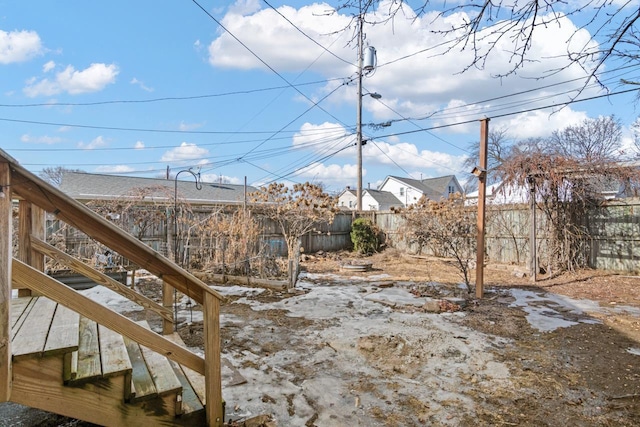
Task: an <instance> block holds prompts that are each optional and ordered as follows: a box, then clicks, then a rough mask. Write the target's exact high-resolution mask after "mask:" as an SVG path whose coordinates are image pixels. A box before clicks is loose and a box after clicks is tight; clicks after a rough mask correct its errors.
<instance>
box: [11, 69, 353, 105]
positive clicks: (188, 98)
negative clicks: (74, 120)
mask: <svg viewBox="0 0 640 427" xmlns="http://www.w3.org/2000/svg"><path fill="white" fill-rule="evenodd" d="M342 80H344V78H342V77H336V78H332V79H326V80H317V81H313V82H306V83H298V84H296V85H294V86H312V85H317V84H326V83H330V82H333V81H342ZM290 87H291V85H286V86H274V87H268V88H260V89H249V90H238V91H233V92H223V93H214V94H207V95H191V96H165V97H161V98H151V99H129V100H127V99H120V100H117V99H116V100H107V101H93V102H41V103H30V104H0V107H4V108H26V107H57V106H60V107H87V106H96V105H109V104H149V103H154V102H167V101H191V100H197V99H207V98H220V97H224V96H233V95H250V94H253V93H260V92H270V91H274V90H282V89H289V88H290Z"/></svg>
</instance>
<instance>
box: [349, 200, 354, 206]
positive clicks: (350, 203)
mask: <svg viewBox="0 0 640 427" xmlns="http://www.w3.org/2000/svg"><path fill="white" fill-rule="evenodd" d="M349 207H350V208H352V207H353V201H352V200H349Z"/></svg>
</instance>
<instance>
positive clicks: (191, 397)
mask: <svg viewBox="0 0 640 427" xmlns="http://www.w3.org/2000/svg"><path fill="white" fill-rule="evenodd" d="M170 363H171V367H172V368H173V371H174V372H175V373H176V377H178V380H180V384H182V403H181V413H180V415H184V414H190V413H192V412H196V411H202V410H203V409H204V405H203V404H202V401H201V400H200V398H199V397H198V395H197V393H196V392H195V391H194V390H193V387H191V383H190V382H189V379H188V378H187V376H186V375H185V374H184V372H183V371H182V369H181V368H180V365H178V364H177V363H176V362H173V361H170Z"/></svg>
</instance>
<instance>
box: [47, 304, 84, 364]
mask: <svg viewBox="0 0 640 427" xmlns="http://www.w3.org/2000/svg"><path fill="white" fill-rule="evenodd" d="M79 332H80V315H79V314H78V313H76V312H75V311H71V310H69V309H68V308H67V307H65V306H63V305H60V304H58V306H57V307H56V312H55V314H54V316H53V321H52V322H51V328H50V329H49V336H48V337H47V343H46V344H45V346H44V354H64V353H70V352H72V351H75V350H77V349H78V345H79V341H80V333H79Z"/></svg>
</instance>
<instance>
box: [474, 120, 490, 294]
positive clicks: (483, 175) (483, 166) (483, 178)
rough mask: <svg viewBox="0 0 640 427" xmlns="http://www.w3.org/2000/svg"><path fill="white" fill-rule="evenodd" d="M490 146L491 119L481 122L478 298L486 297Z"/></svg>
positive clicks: (477, 261) (477, 249)
mask: <svg viewBox="0 0 640 427" xmlns="http://www.w3.org/2000/svg"><path fill="white" fill-rule="evenodd" d="M488 145H489V119H488V118H485V119H482V120H481V121H480V157H479V160H480V165H479V168H478V169H479V171H478V237H477V245H476V246H477V247H476V254H477V257H476V298H478V299H481V298H482V297H483V296H484V226H485V204H486V199H485V196H486V192H487V148H488Z"/></svg>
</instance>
